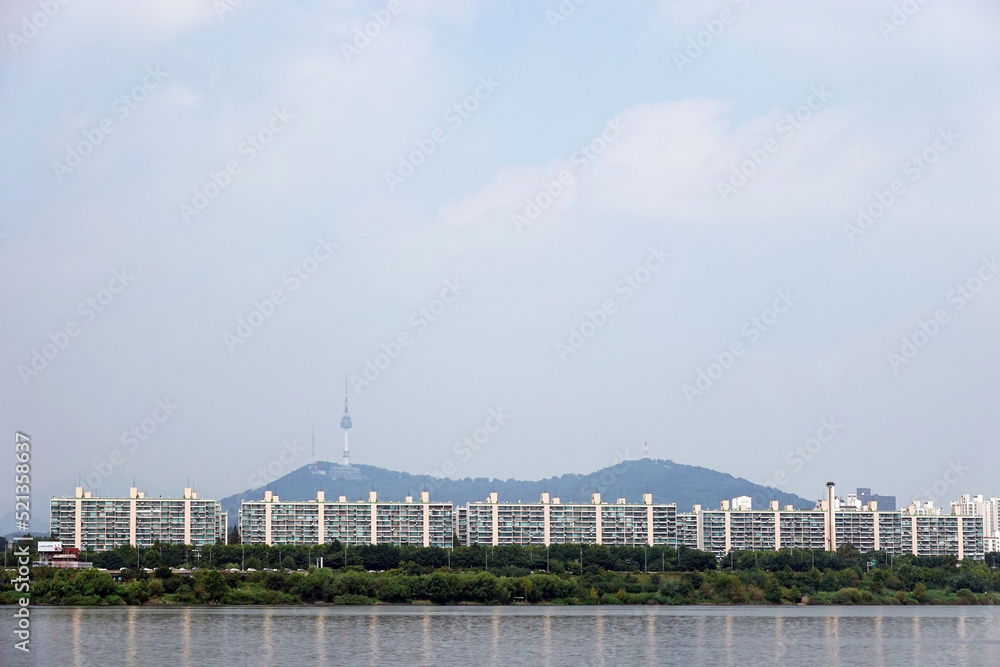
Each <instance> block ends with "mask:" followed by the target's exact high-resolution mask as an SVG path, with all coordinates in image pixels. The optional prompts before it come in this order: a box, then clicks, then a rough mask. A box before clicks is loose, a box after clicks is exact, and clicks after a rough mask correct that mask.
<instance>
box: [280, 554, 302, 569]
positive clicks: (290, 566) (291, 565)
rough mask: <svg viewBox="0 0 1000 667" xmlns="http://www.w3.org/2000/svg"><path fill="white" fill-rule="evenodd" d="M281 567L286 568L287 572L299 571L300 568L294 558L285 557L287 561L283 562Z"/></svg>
mask: <svg viewBox="0 0 1000 667" xmlns="http://www.w3.org/2000/svg"><path fill="white" fill-rule="evenodd" d="M281 567H283V568H285V569H286V570H295V569H298V566H297V565H296V564H295V559H294V558H292V557H291V556H285V560H283V561H281Z"/></svg>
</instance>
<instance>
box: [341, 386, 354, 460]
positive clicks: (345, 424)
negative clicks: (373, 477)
mask: <svg viewBox="0 0 1000 667" xmlns="http://www.w3.org/2000/svg"><path fill="white" fill-rule="evenodd" d="M348 386H349V385H348V381H347V380H344V416H343V417H341V418H340V428H342V429H344V467H345V468H346V467H349V466H350V465H351V450H350V447H349V446H348V442H347V431H348V430H349V429H350V428H351V427H352V426H353V424H352V423H351V414H350V413H349V412H348V411H347V389H348Z"/></svg>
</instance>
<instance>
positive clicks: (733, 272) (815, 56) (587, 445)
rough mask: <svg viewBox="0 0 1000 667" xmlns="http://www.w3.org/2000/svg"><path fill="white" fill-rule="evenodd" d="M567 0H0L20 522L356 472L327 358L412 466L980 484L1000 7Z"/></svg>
mask: <svg viewBox="0 0 1000 667" xmlns="http://www.w3.org/2000/svg"><path fill="white" fill-rule="evenodd" d="M577 2H578V3H579V4H578V5H577V4H574V3H573V2H571V0H564V1H563V2H562V3H561V4H560V3H558V2H557V1H556V0H544V1H537V2H536V1H525V2H502V1H493V2H490V1H486V0H482V1H478V2H475V1H473V0H461V1H459V0H438V1H435V2H431V1H429V0H420V1H418V0H412V1H407V0H399V2H398V4H397V3H396V2H389V3H388V4H387V3H384V2H353V3H352V2H319V1H312V0H300V1H299V2H295V3H288V2H285V3H265V2H263V1H262V0H245V1H244V2H238V1H237V0H231V1H230V0H218V1H217V2H215V3H214V4H213V1H212V0H173V1H171V2H158V3H133V2H125V1H124V0H94V1H93V2H74V3H69V4H67V5H65V6H62V5H58V3H49V5H50V6H49V9H48V12H49V13H50V14H51V16H48V15H46V14H45V13H44V10H43V9H40V7H39V4H38V3H36V2H33V1H27V0H18V1H14V2H5V3H3V7H2V9H0V26H2V28H3V33H4V42H5V44H3V46H2V48H0V54H2V55H0V96H2V97H0V99H2V100H3V104H2V108H0V131H2V136H3V156H4V157H3V159H2V160H0V234H2V237H0V280H2V284H3V290H2V291H0V299H2V304H3V305H2V312H3V318H2V319H0V338H2V341H3V345H2V354H3V364H2V374H0V424H2V427H3V430H4V432H5V433H6V434H7V435H6V436H5V437H7V438H9V439H10V441H11V442H12V441H13V438H14V431H15V430H21V431H23V432H26V433H28V434H30V436H31V438H32V459H31V473H32V484H33V487H32V493H33V498H34V499H35V503H36V504H35V506H34V516H35V517H36V519H35V521H34V522H33V528H34V529H36V530H44V529H45V528H46V527H47V526H46V524H45V521H47V507H46V504H47V503H46V499H47V498H48V497H49V496H51V495H62V494H72V492H73V487H74V486H75V485H76V484H77V482H78V480H79V479H80V478H83V479H84V480H85V485H87V486H88V488H93V489H94V491H95V494H96V495H118V494H124V493H126V492H127V488H128V486H129V485H130V484H131V480H132V478H133V477H134V478H135V479H136V481H137V482H138V484H139V485H140V486H141V487H144V488H146V489H147V490H148V491H149V492H150V493H152V494H164V495H166V494H177V493H180V491H181V489H182V488H183V487H184V486H185V485H186V484H187V481H188V479H189V478H190V481H191V483H192V485H193V486H195V488H196V490H198V491H199V493H200V494H201V495H202V496H204V497H207V496H215V497H222V496H225V495H228V494H231V493H235V492H237V491H240V490H242V489H244V488H247V487H248V486H251V485H252V484H251V483H250V481H251V478H252V476H253V475H254V474H255V472H256V471H258V470H259V469H261V468H265V469H266V467H267V466H268V465H269V464H271V469H272V470H275V469H276V468H278V467H280V468H281V469H282V470H283V471H286V472H287V471H289V470H291V469H293V468H295V467H298V466H300V465H304V464H306V463H308V462H309V460H310V458H311V454H310V451H309V441H310V433H311V428H312V425H313V424H315V430H316V445H317V454H318V457H319V458H320V459H321V460H340V450H341V448H342V443H343V435H342V431H341V430H340V428H339V421H340V416H341V414H342V411H343V401H344V385H345V380H347V381H348V383H349V384H350V388H349V394H350V401H351V413H352V415H353V418H354V429H353V430H352V431H351V434H350V435H351V445H352V460H353V461H354V462H356V463H367V464H372V465H378V466H384V467H386V468H390V469H396V470H404V471H408V472H412V473H435V472H442V471H443V472H444V474H447V475H448V476H451V477H466V476H489V477H500V478H508V477H515V478H522V479H524V478H539V477H544V476H549V475H554V474H562V473H566V472H580V473H583V472H589V471H592V470H595V469H598V468H602V467H606V466H609V465H612V464H614V463H615V462H616V461H618V460H620V458H621V457H626V458H634V457H638V456H641V454H642V447H643V439H644V438H646V439H648V442H649V453H650V455H651V456H652V457H655V458H669V459H673V460H675V461H677V462H681V463H687V464H693V465H700V466H705V467H709V468H713V469H717V470H721V471H725V472H729V473H732V474H734V475H738V476H743V477H746V478H748V479H750V480H752V481H754V482H758V483H765V484H771V485H774V484H776V485H777V486H779V487H780V488H782V489H784V490H786V491H791V492H794V493H798V494H800V495H803V496H806V497H809V498H818V497H819V496H820V495H821V494H822V493H823V484H824V483H825V482H827V481H835V482H837V483H838V485H839V487H840V489H841V491H843V492H847V491H850V490H853V488H854V487H857V486H869V487H872V488H873V489H874V490H875V492H880V493H890V494H897V495H899V496H901V498H900V500H901V502H902V501H904V500H907V501H908V500H909V499H910V498H912V497H913V496H916V495H919V496H921V497H923V498H924V499H933V500H935V501H937V502H939V503H941V502H944V503H945V504H947V500H948V499H950V498H953V497H957V496H958V495H959V494H961V493H985V494H988V495H998V494H1000V483H998V482H997V476H996V471H997V465H998V463H1000V454H998V448H997V433H998V432H1000V410H998V409H997V399H998V383H997V372H998V362H1000V349H998V346H997V332H998V325H1000V316H998V314H1000V279H998V280H991V279H992V278H993V277H994V274H997V273H998V272H1000V265H998V264H997V261H998V259H1000V226H998V218H997V213H998V208H1000V207H998V205H997V199H996V189H997V176H998V155H1000V151H998V149H1000V98H998V86H997V81H998V78H997V75H998V55H1000V42H998V41H997V39H996V35H997V34H998V32H1000V8H998V7H997V5H996V3H994V2H989V1H987V0H982V1H978V0H956V1H952V2H932V3H926V4H919V3H917V2H915V1H914V2H909V3H907V2H902V3H899V2H897V3H893V2H889V1H888V0H877V1H872V0H826V1H823V2H814V3H802V2H797V1H792V0H732V1H730V0H714V1H711V2H705V1H694V0H690V1H688V0H670V1H664V2H627V3H613V2H599V1H597V0H590V1H588V2H582V1H581V0H577ZM42 4H44V3H42ZM903 5H906V7H905V8H904V7H903ZM907 12H909V13H907ZM39 26H40V27H39ZM366 32H367V34H366ZM862 214H863V215H862ZM366 371H367V375H366ZM491 411H492V413H491ZM487 428H489V429H492V430H491V431H488V430H486V429H487ZM132 429H135V430H136V431H137V432H138V434H139V435H140V436H141V437H139V436H137V435H131V434H130V433H129V432H130V430H132ZM477 429H482V430H479V431H477ZM463 437H468V438H469V439H470V442H471V443H472V445H474V446H469V445H467V444H464V443H463V444H462V445H459V446H456V442H460V441H461V440H462V439H463ZM810 438H815V439H814V440H812V441H810ZM477 440H478V441H479V442H477ZM292 441H295V445H294V446H291V445H286V444H285V443H286V442H287V443H291V442H292ZM797 449H798V450H799V451H798V453H797V452H796V450H797ZM11 451H12V449H10V450H8V452H11ZM283 451H284V452H285V454H282V452H283ZM6 461H7V462H6V463H5V464H3V465H7V466H9V467H10V468H11V469H10V470H8V472H7V473H2V472H0V493H2V494H3V496H4V497H7V498H10V497H11V496H12V495H13V493H14V489H13V483H12V481H13V475H12V474H11V473H12V472H13V470H12V469H13V466H14V464H15V461H14V459H13V456H12V455H8V456H7V458H6ZM275 462H277V463H275ZM88 475H89V476H90V480H91V481H90V482H89V483H88V482H86V479H87V477H88ZM95 482H96V483H95ZM935 483H937V484H936V490H935ZM656 493H657V499H661V500H664V501H669V500H670V492H669V489H664V490H656Z"/></svg>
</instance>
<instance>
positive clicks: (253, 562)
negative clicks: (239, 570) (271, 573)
mask: <svg viewBox="0 0 1000 667" xmlns="http://www.w3.org/2000/svg"><path fill="white" fill-rule="evenodd" d="M261 567H262V566H261V564H260V559H259V558H257V557H256V556H250V558H247V569H248V570H249V569H253V570H259V569H261Z"/></svg>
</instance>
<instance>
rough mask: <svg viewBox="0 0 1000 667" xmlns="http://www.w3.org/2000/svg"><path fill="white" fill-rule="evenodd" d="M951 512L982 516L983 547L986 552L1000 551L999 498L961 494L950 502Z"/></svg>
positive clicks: (968, 515)
mask: <svg viewBox="0 0 1000 667" xmlns="http://www.w3.org/2000/svg"><path fill="white" fill-rule="evenodd" d="M951 513H952V514H958V515H961V516H967V517H971V516H980V517H982V518H983V548H984V550H985V551H986V553H990V552H998V551H1000V498H984V497H983V496H982V495H975V496H972V495H969V494H963V495H962V497H961V498H960V499H958V500H953V501H952V502H951Z"/></svg>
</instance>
